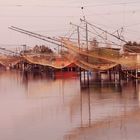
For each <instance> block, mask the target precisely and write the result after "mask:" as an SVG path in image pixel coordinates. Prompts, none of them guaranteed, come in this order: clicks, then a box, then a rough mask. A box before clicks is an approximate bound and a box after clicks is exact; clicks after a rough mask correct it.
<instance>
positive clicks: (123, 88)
mask: <svg viewBox="0 0 140 140" xmlns="http://www.w3.org/2000/svg"><path fill="white" fill-rule="evenodd" d="M139 99H140V84H139V81H132V80H131V81H122V82H121V83H109V82H92V83H90V87H89V88H86V87H84V88H81V87H80V80H79V77H75V78H71V79H70V78H69V79H52V78H51V77H49V76H48V75H47V74H45V73H39V74H37V73H34V74H29V73H21V72H17V71H11V72H10V71H1V73H0V115H1V117H0V124H1V125H0V139H2V140H19V139H20V140H25V139H30V140H38V139H41V140H46V139H50V140H62V139H64V140H83V139H84V140H90V139H95V140H98V139H101V140H108V139H116V140H118V139H119V140H124V139H128V138H129V139H131V138H133V140H137V139H138V137H139V136H140V134H139V129H140V126H139V124H140V120H139V118H140V104H139V103H140V102H139V101H140V100H139ZM134 132H135V133H134Z"/></svg>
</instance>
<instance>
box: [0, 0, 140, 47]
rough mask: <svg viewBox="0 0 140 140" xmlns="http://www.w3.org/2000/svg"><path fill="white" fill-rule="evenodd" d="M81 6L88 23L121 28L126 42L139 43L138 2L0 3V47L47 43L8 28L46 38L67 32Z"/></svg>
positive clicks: (32, 0)
mask: <svg viewBox="0 0 140 140" xmlns="http://www.w3.org/2000/svg"><path fill="white" fill-rule="evenodd" d="M82 6H83V7H84V10H83V12H84V14H85V16H86V18H87V20H88V21H89V22H91V23H94V24H96V25H98V26H100V27H102V28H103V29H105V30H109V31H110V32H113V31H114V30H116V29H118V28H121V27H124V36H125V38H126V39H127V40H136V41H140V0H0V23H1V24H0V25H1V26H0V45H1V46H6V47H10V45H11V46H12V45H13V44H15V45H20V44H27V45H29V46H32V45H35V44H47V42H43V41H40V40H37V39H34V38H32V37H30V36H27V35H24V34H20V33H17V32H14V31H12V30H10V29H8V27H9V26H12V25H13V26H17V27H21V28H23V29H27V30H30V31H33V32H37V33H40V34H44V35H49V36H64V35H66V34H68V33H69V32H70V30H71V29H72V27H71V26H70V24H69V23H70V22H73V23H75V24H80V20H79V19H80V18H81V17H82V16H83V12H82V10H81V8H80V7H82Z"/></svg>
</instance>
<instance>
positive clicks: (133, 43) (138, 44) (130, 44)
mask: <svg viewBox="0 0 140 140" xmlns="http://www.w3.org/2000/svg"><path fill="white" fill-rule="evenodd" d="M124 46H140V43H137V42H136V41H133V42H132V41H128V42H127V43H126V44H124Z"/></svg>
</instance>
